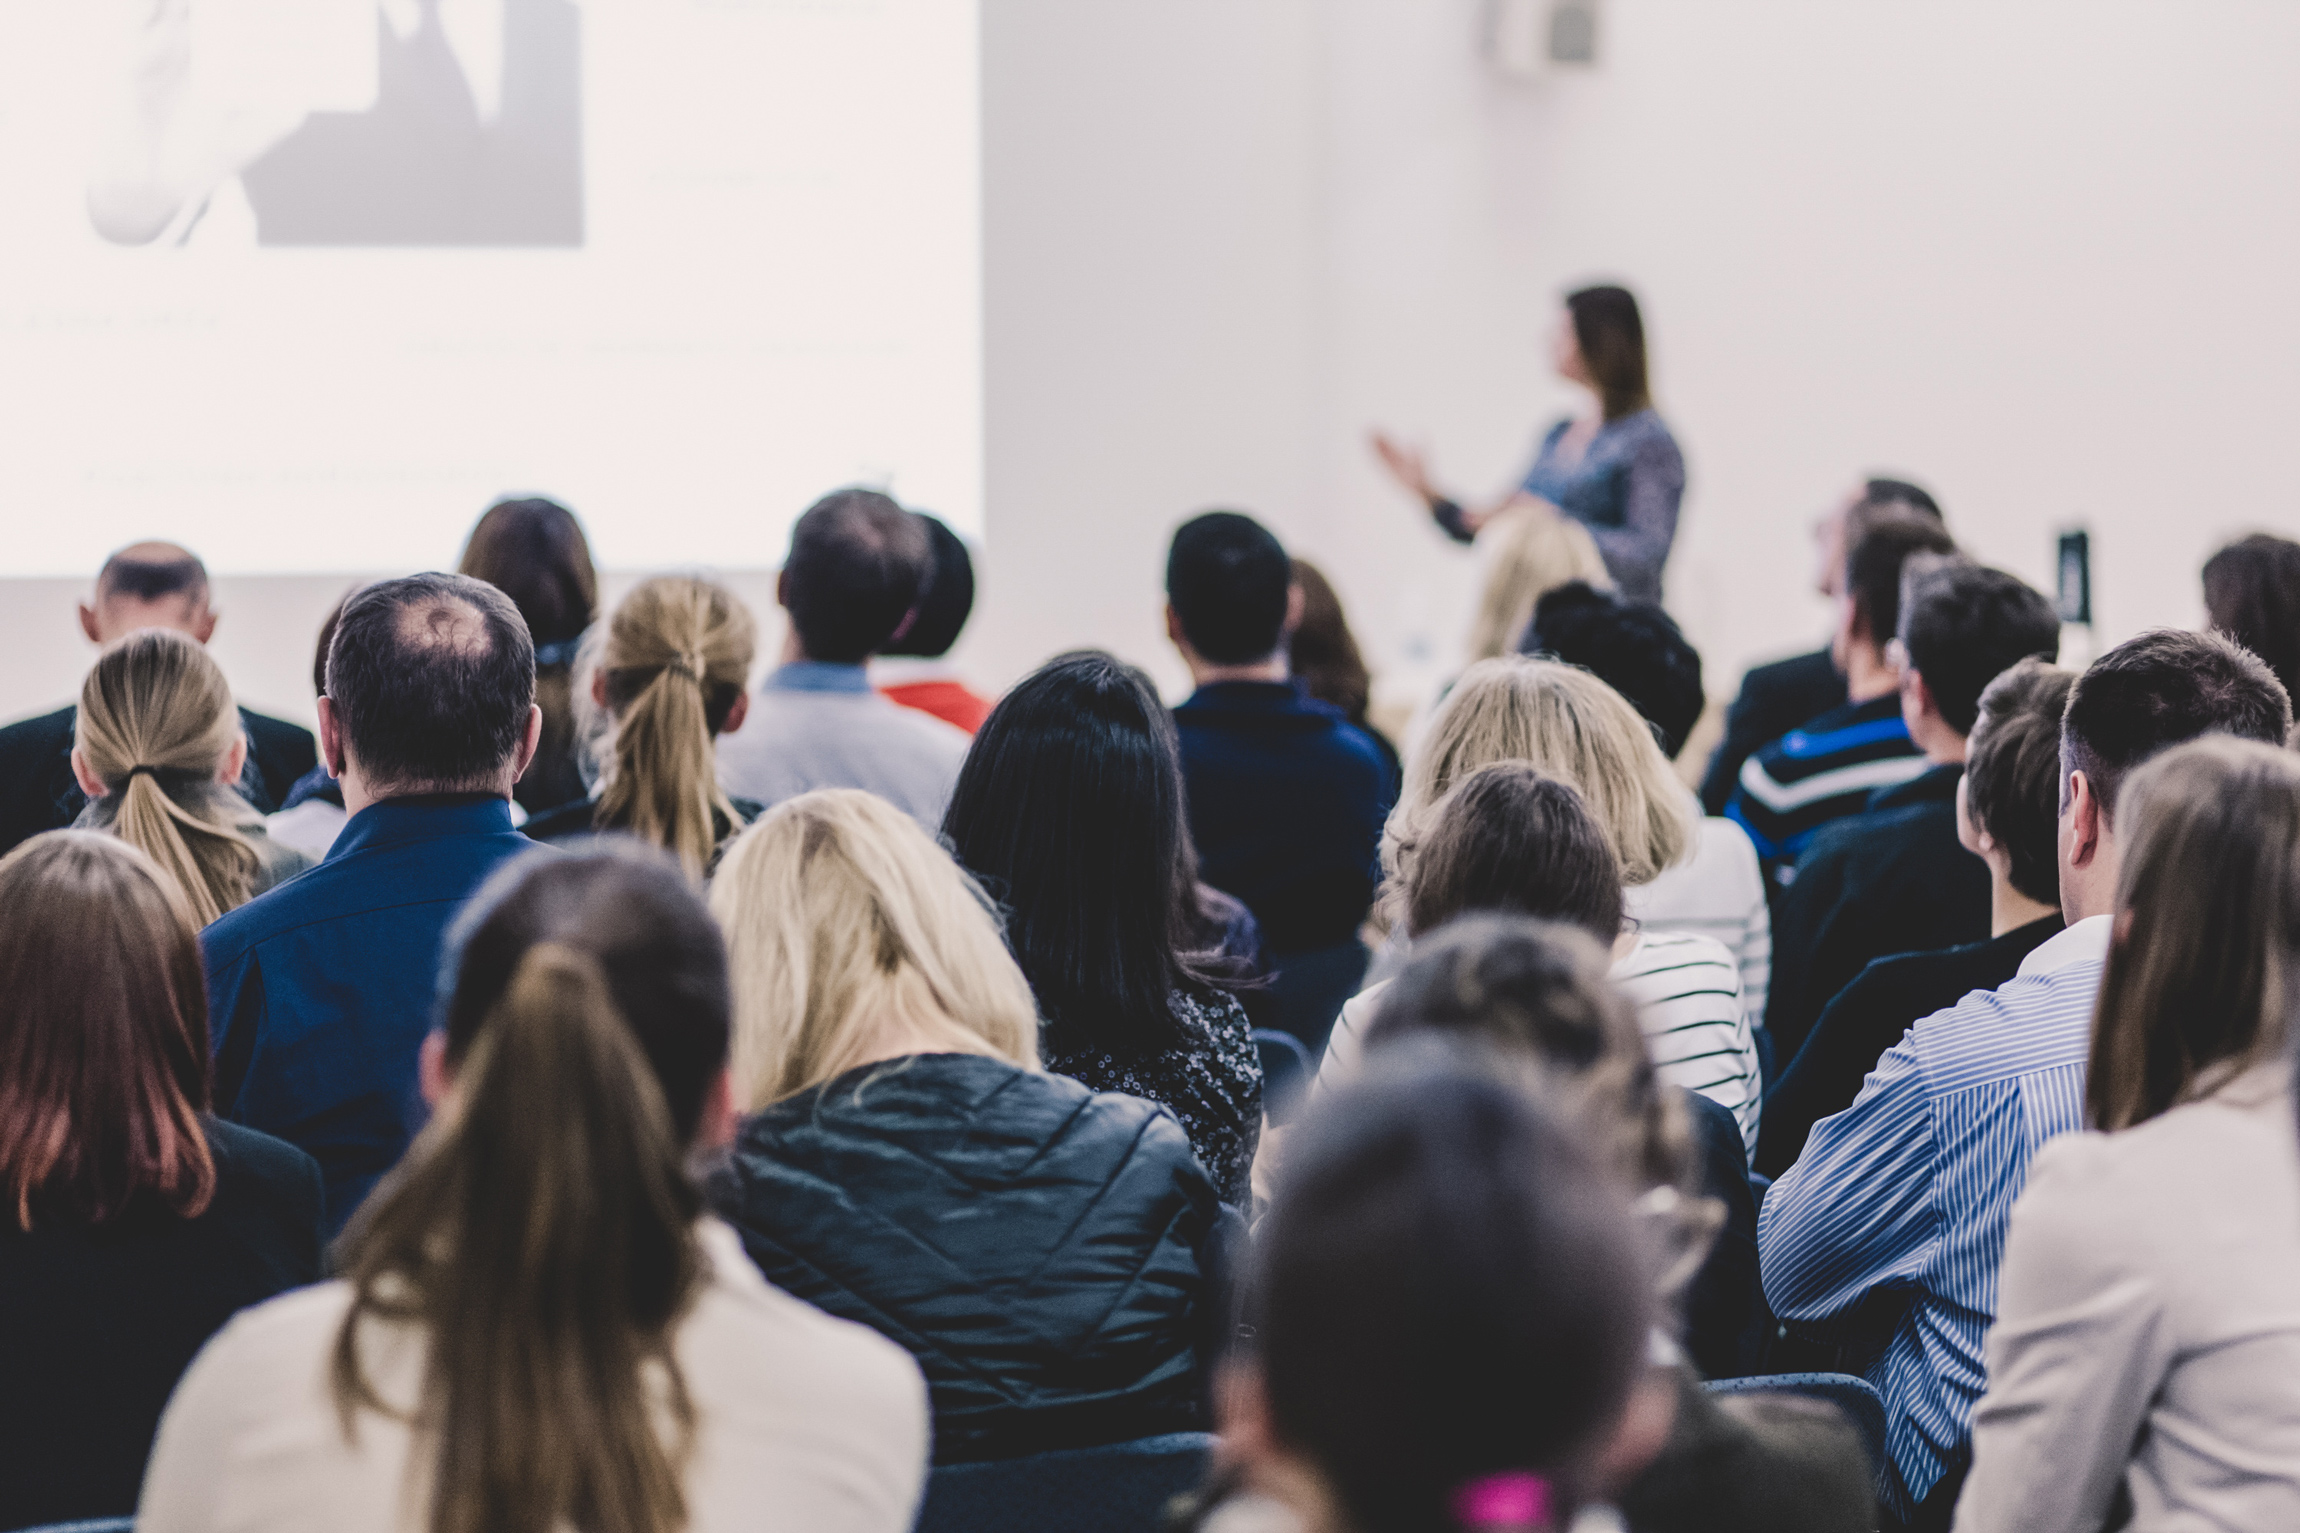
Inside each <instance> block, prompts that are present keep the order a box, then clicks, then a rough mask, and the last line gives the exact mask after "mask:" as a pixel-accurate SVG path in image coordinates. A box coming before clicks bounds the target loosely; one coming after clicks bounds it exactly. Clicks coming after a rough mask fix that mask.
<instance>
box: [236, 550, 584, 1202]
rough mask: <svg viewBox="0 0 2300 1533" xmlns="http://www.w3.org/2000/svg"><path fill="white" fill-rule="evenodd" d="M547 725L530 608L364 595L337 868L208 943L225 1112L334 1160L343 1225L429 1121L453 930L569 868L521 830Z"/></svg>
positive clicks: (279, 891)
mask: <svg viewBox="0 0 2300 1533" xmlns="http://www.w3.org/2000/svg"><path fill="white" fill-rule="evenodd" d="M542 727H543V716H542V714H541V712H540V711H538V710H537V708H536V706H535V646H534V645H533V644H532V643H530V642H529V641H528V637H527V625H526V624H525V623H524V622H522V621H521V620H520V617H519V609H518V608H517V607H514V606H513V605H511V598H509V597H508V596H505V595H504V594H503V593H502V592H500V591H498V590H496V589H495V588H494V587H493V586H491V585H487V584H484V583H483V582H480V581H477V580H473V579H471V578H469V577H468V576H464V575H413V576H409V577H408V578H407V579H404V580H381V581H377V582H376V583H375V584H373V585H371V586H367V587H365V588H364V589H362V590H360V591H358V592H357V593H355V594H354V595H353V596H352V597H351V598H350V599H349V600H348V601H346V602H345V603H344V607H343V611H342V613H341V614H340V615H339V616H338V618H337V619H336V627H335V639H334V642H333V643H332V644H331V645H330V647H329V650H328V659H327V695H326V696H324V697H322V698H321V699H320V700H319V733H320V748H321V750H322V752H323V753H324V755H325V756H326V759H327V768H328V770H329V771H330V772H333V773H334V774H335V775H336V777H337V779H338V780H339V781H340V782H341V783H342V784H343V804H344V808H345V809H347V810H349V811H350V814H351V818H350V819H349V820H348V821H346V822H345V824H344V827H343V830H342V832H341V834H339V835H338V836H337V837H336V838H335V844H334V845H333V846H332V847H330V848H329V850H328V854H327V857H326V860H324V861H323V862H321V863H320V865H319V866H318V867H316V868H313V869H312V870H311V871H310V872H308V873H306V874H304V875H303V876H302V877H300V878H295V879H291V880H289V881H288V882H287V883H284V884H282V885H280V886H279V887H278V888H276V889H273V890H272V891H271V892H269V893H268V894H262V895H259V896H257V897H256V898H255V899H252V900H250V901H248V903H246V904H245V905H242V906H241V907H240V908H239V909H237V910H234V911H232V912H230V913H229V914H227V915H225V916H224V917H223V918H222V919H220V920H218V921H217V922H216V923H215V924H214V925H212V926H210V927H209V928H208V929H207V930H206V931H204V932H202V933H201V934H200V948H201V951H202V953H203V954H204V956H205V957H206V959H207V967H208V1019H209V1026H210V1027H211V1028H213V1029H214V1036H215V1047H216V1067H215V1070H216V1073H215V1101H216V1111H217V1112H218V1113H220V1114H222V1115H223V1116H225V1117H227V1118H230V1119H231V1120H232V1121H234V1122H236V1123H244V1124H246V1125H247V1126H248V1127H250V1128H255V1129H261V1130H262V1131H263V1132H265V1133H267V1134H273V1135H276V1136H278V1137H279V1138H281V1139H285V1140H287V1141H288V1142H289V1143H290V1144H293V1145H295V1146H297V1147H298V1148H300V1149H303V1150H307V1151H309V1152H310V1153H311V1154H312V1155H313V1156H314V1157H315V1158H317V1159H318V1161H319V1164H320V1171H321V1172H322V1174H323V1175H324V1176H325V1177H326V1182H327V1218H328V1228H329V1229H330V1230H331V1231H333V1230H338V1229H341V1228H342V1227H343V1223H344V1221H345V1220H347V1219H349V1218H350V1217H351V1214H352V1211H353V1210H354V1209H356V1208H357V1207H358V1206H359V1204H360V1200H361V1199H363V1198H365V1197H366V1196H367V1193H368V1189H369V1188H371V1187H373V1186H374V1185H375V1183H376V1181H377V1180H378V1179H379V1178H381V1177H382V1175H383V1174H384V1173H385V1172H386V1171H389V1170H390V1169H391V1168H392V1166H393V1165H394V1164H395V1163H396V1162H397V1161H398V1160H399V1157H400V1154H401V1152H403V1151H404V1150H405V1149H406V1148H407V1146H408V1142H409V1141H410V1140H412V1139H413V1138H414V1137H415V1134H416V1131H417V1130H418V1129H420V1128H421V1127H422V1126H423V1124H424V1121H425V1119H426V1118H427V1117H428V1116H429V1115H428V1113H427V1111H426V1109H425V1108H424V1105H423V1097H422V1094H421V1092H420V1091H419V1090H418V1089H417V1083H416V1060H417V1056H418V1055H419V1053H420V1052H421V1050H422V1047H423V1039H424V1035H425V1034H426V1033H428V1032H429V1031H430V1030H431V1022H432V1005H433V1000H434V995H435V992H436V990H437V988H438V983H439V959H440V943H441V937H442V934H443V933H444V932H445V931H446V930H447V927H448V924H449V923H450V922H451V921H453V920H454V919H455V914H456V912H457V911H458V910H460V909H461V908H462V906H463V903H464V901H465V900H467V899H468V898H470V896H471V894H472V892H473V891H474V890H476V889H477V888H478V887H479V886H480V884H481V883H483V882H484V881H485V880H486V878H487V876H488V875H489V874H490V873H492V872H494V871H495V870H496V869H497V868H498V867H500V866H502V865H503V864H504V863H505V862H506V861H508V860H510V859H511V858H513V857H516V856H519V855H520V854H521V853H523V852H524V853H528V854H531V855H543V856H553V855H556V854H555V853H549V852H542V853H538V852H537V849H536V846H535V843H534V842H532V841H530V840H528V839H527V838H526V837H525V836H523V835H521V834H520V833H519V832H518V831H516V830H514V829H513V828H512V826H511V787H512V784H514V783H515V782H517V781H518V780H519V774H520V773H521V772H523V771H525V770H526V769H527V764H528V762H530V761H531V760H533V759H534V756H535V742H536V740H537V738H538V737H539V736H540V734H541V732H542Z"/></svg>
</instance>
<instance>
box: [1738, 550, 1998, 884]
mask: <svg viewBox="0 0 2300 1533" xmlns="http://www.w3.org/2000/svg"><path fill="white" fill-rule="evenodd" d="M1955 549H1956V545H1955V544H1953V543H1951V542H1950V541H1949V535H1948V534H1947V533H1946V532H1944V531H1942V530H1941V525H1940V523H1938V522H1936V521H1933V520H1932V519H1931V518H1930V517H1924V516H1914V515H1907V514H1902V515H1894V516H1887V517H1882V518H1879V519H1877V520H1876V521H1874V522H1873V523H1871V524H1870V526H1869V528H1868V531H1867V532H1866V533H1864V534H1863V536H1862V538H1861V541H1860V542H1858V543H1856V544H1854V545H1853V551H1852V552H1851V553H1850V554H1848V555H1847V556H1846V558H1845V594H1844V595H1842V596H1840V597H1839V598H1838V599H1837V634H1836V637H1835V638H1834V639H1833V640H1831V642H1830V649H1829V652H1830V654H1831V655H1832V656H1834V657H1835V659H1836V661H1837V667H1838V669H1839V670H1841V671H1843V672H1844V674H1845V691H1846V695H1847V697H1848V698H1849V699H1850V700H1849V701H1848V702H1846V703H1845V704H1844V706H1842V707H1839V708H1832V709H1830V710H1829V711H1828V712H1827V713H1824V714H1821V715H1820V716H1819V717H1817V718H1811V719H1807V720H1806V721H1805V722H1804V724H1802V725H1801V726H1799V727H1798V728H1796V729H1792V730H1790V731H1789V732H1788V733H1787V734H1785V735H1783V736H1782V737H1781V738H1780V739H1778V740H1775V741H1774V742H1773V743H1772V744H1771V745H1768V746H1766V747H1765V748H1764V749H1763V750H1761V751H1759V752H1758V753H1757V754H1756V755H1754V756H1752V757H1750V758H1749V760H1748V761H1747V762H1746V763H1745V764H1744V765H1743V766H1742V768H1741V781H1740V784H1739V786H1738V787H1736V788H1735V789H1734V790H1733V797H1732V800H1731V802H1729V803H1728V804H1726V806H1725V814H1726V817H1727V818H1728V819H1731V820H1733V821H1736V822H1737V823H1738V824H1739V825H1740V826H1741V828H1742V829H1743V830H1745V831H1747V832H1749V839H1750V840H1751V841H1752V842H1754V843H1756V847H1757V855H1758V856H1759V857H1761V858H1763V859H1764V861H1765V870H1766V872H1767V873H1769V874H1771V875H1772V876H1773V877H1774V879H1775V880H1776V881H1777V882H1783V883H1785V882H1786V881H1787V878H1786V875H1787V873H1788V871H1789V870H1790V868H1792V867H1793V866H1794V865H1795V863H1796V861H1797V859H1798V858H1799V857H1801V856H1803V855H1804V851H1805V847H1806V844H1807V843H1808V842H1810V841H1811V840H1812V839H1813V835H1814V833H1815V832H1816V831H1818V830H1819V829H1820V828H1821V827H1822V826H1824V825H1826V824H1828V823H1829V822H1830V821H1831V820H1837V819H1842V818H1844V817H1845V816H1846V815H1848V814H1859V813H1860V812H1861V811H1862V810H1863V809H1865V808H1867V807H1868V802H1869V795H1870V794H1871V793H1874V792H1875V791H1876V790H1877V789H1879V788H1891V787H1897V786H1899V785H1900V784H1902V783H1905V782H1907V781H1908V780H1909V779H1910V778H1912V777H1914V776H1916V775H1917V774H1918V773H1920V772H1922V771H1923V770H1924V769H1925V763H1924V760H1923V758H1922V757H1921V756H1919V755H1918V753H1917V747H1916V745H1915V744H1914V743H1913V742H1912V741H1911V740H1910V739H1909V729H1908V726H1907V725H1906V724H1904V723H1902V722H1901V699H1900V690H1901V673H1900V669H1899V668H1898V667H1897V666H1895V665H1894V664H1893V660H1892V656H1891V654H1890V653H1888V647H1889V646H1890V645H1891V643H1892V639H1893V634H1894V633H1895V632H1896V631H1897V630H1898V629H1899V627H1900V621H1901V566H1902V565H1903V564H1905V563H1907V562H1908V560H1909V558H1910V556H1911V555H1914V554H1945V553H1953V552H1955Z"/></svg>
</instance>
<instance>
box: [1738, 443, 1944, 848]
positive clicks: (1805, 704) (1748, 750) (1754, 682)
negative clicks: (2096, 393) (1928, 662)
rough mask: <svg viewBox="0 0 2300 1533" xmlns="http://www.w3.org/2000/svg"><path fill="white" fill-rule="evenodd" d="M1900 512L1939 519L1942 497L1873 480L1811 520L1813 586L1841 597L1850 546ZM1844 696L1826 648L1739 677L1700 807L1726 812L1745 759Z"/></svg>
mask: <svg viewBox="0 0 2300 1533" xmlns="http://www.w3.org/2000/svg"><path fill="white" fill-rule="evenodd" d="M1894 512H1915V513H1916V514H1918V515H1921V516H1929V517H1931V518H1932V519H1933V520H1934V521H1936V522H1937V521H1939V520H1941V508H1940V504H1939V502H1937V501H1935V500H1934V499H1933V497H1932V496H1930V495H1928V494H1927V493H1925V491H1923V490H1922V489H1920V488H1918V487H1917V486H1916V485H1913V484H1909V483H1907V482H1906V481H1904V480H1900V479H1871V480H1869V481H1867V482H1866V483H1864V484H1862V485H1861V486H1860V487H1859V488H1857V489H1855V490H1854V491H1853V492H1852V493H1851V494H1849V495H1847V496H1846V497H1845V499H1844V500H1843V501H1842V502H1841V503H1840V504H1838V505H1835V506H1832V507H1831V508H1830V509H1829V510H1828V511H1827V512H1826V513H1824V514H1823V515H1822V516H1821V518H1820V519H1819V520H1818V521H1816V522H1815V523H1814V524H1813V545H1814V551H1815V553H1817V554H1818V555H1819V562H1818V568H1817V573H1816V575H1815V578H1814V581H1813V586H1814V589H1815V590H1817V591H1819V592H1820V593H1821V594H1822V595H1823V596H1826V597H1828V598H1829V599H1830V600H1832V601H1834V600H1835V599H1836V598H1838V597H1839V596H1842V595H1843V594H1844V584H1845V550H1846V549H1847V548H1849V547H1851V546H1852V545H1853V544H1855V543H1858V542H1860V541H1861V534H1862V533H1864V532H1866V531H1867V530H1868V524H1869V523H1870V522H1871V521H1872V520H1874V519H1875V518H1877V517H1879V516H1885V515H1890V514H1892V513H1894ZM1844 701H1845V675H1844V672H1842V671H1840V670H1838V669H1837V662H1836V661H1835V660H1833V659H1832V658H1830V654H1829V651H1828V650H1827V649H1817V650H1815V651H1813V652H1812V653H1811V654H1808V655H1791V656H1790V657H1789V658H1788V659H1786V660H1776V661H1773V662H1772V663H1771V664H1769V665H1759V666H1752V667H1751V668H1750V669H1749V671H1748V672H1747V674H1745V675H1743V676H1742V678H1741V690H1740V691H1739V692H1738V693H1737V694H1735V696H1734V698H1733V706H1732V707H1730V708H1728V709H1726V710H1725V738H1724V739H1722V740H1720V741H1719V742H1718V743H1717V749H1716V750H1715V751H1714V752H1712V753H1711V755H1710V757H1709V769H1708V770H1707V771H1706V772H1704V773H1703V774H1702V777H1701V807H1702V809H1703V810H1705V811H1706V812H1708V813H1710V814H1723V813H1724V812H1725V805H1726V802H1727V801H1728V800H1729V799H1731V798H1732V797H1733V788H1734V785H1735V784H1736V783H1738V782H1740V780H1741V766H1742V763H1744V762H1746V761H1747V760H1748V759H1749V758H1750V757H1751V756H1754V755H1756V754H1757V752H1758V751H1759V750H1760V749H1762V748H1763V747H1765V746H1768V745H1770V744H1772V743H1773V742H1774V741H1775V740H1778V739H1780V738H1781V737H1782V736H1783V735H1785V734H1787V733H1788V732H1789V731H1790V730H1792V729H1795V728H1796V727H1797V726H1798V725H1799V724H1802V723H1804V722H1805V721H1806V720H1807V719H1809V718H1813V717H1816V716H1817V715H1820V714H1823V713H1826V712H1828V711H1829V710H1830V709H1831V708H1835V707H1839V706H1841V705H1842V704H1843V703H1844Z"/></svg>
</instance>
